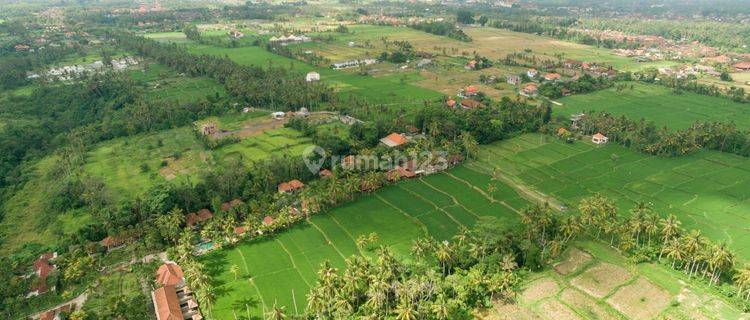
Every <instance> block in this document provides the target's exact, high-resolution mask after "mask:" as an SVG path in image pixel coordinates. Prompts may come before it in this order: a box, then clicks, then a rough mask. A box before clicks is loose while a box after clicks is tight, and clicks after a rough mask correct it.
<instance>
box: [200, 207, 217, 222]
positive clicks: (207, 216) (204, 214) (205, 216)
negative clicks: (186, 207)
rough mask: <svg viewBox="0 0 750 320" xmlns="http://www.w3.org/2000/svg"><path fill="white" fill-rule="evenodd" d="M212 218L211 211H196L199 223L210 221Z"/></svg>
mask: <svg viewBox="0 0 750 320" xmlns="http://www.w3.org/2000/svg"><path fill="white" fill-rule="evenodd" d="M213 216H214V214H213V213H212V212H211V210H208V209H200V210H198V219H200V221H201V222H203V221H206V220H208V219H211V217H213Z"/></svg>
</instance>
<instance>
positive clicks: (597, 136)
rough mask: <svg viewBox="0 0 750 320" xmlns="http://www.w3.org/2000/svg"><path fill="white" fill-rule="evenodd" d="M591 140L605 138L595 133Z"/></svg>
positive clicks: (599, 133)
mask: <svg viewBox="0 0 750 320" xmlns="http://www.w3.org/2000/svg"><path fill="white" fill-rule="evenodd" d="M592 138H595V139H604V138H606V136H604V135H603V134H602V133H601V132H597V133H596V134H595V135H594V136H593V137H592Z"/></svg>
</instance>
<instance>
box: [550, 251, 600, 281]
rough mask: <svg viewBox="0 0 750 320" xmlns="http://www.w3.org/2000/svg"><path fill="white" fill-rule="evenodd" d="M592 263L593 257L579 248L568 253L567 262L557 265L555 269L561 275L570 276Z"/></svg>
mask: <svg viewBox="0 0 750 320" xmlns="http://www.w3.org/2000/svg"><path fill="white" fill-rule="evenodd" d="M590 261H591V255H590V254H588V253H586V252H585V251H583V250H580V249H578V248H572V249H570V251H569V252H568V257H567V258H566V259H565V261H562V262H560V263H558V264H556V265H555V266H554V267H552V268H553V269H555V272H557V273H558V274H561V275H568V274H571V273H573V272H576V271H578V270H580V269H581V268H582V267H583V266H585V265H586V264H588V263H589V262H590Z"/></svg>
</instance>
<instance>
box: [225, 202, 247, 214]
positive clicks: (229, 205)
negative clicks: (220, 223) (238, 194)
mask: <svg viewBox="0 0 750 320" xmlns="http://www.w3.org/2000/svg"><path fill="white" fill-rule="evenodd" d="M243 203H244V202H242V200H240V199H232V200H231V201H229V202H224V203H222V204H221V211H224V212H227V211H229V210H232V208H235V207H237V206H240V205H242V204H243Z"/></svg>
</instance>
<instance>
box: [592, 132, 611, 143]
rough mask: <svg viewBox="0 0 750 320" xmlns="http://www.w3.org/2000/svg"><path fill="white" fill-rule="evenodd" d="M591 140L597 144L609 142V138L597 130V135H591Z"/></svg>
mask: <svg viewBox="0 0 750 320" xmlns="http://www.w3.org/2000/svg"><path fill="white" fill-rule="evenodd" d="M591 142H593V143H596V144H605V143H607V142H609V138H607V136H605V135H603V134H602V133H601V132H597V133H596V134H595V135H593V136H591Z"/></svg>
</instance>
